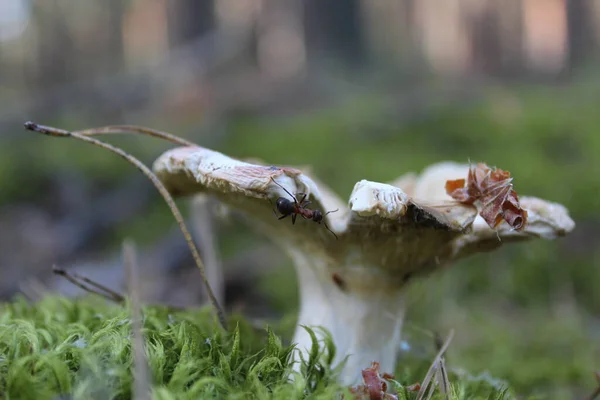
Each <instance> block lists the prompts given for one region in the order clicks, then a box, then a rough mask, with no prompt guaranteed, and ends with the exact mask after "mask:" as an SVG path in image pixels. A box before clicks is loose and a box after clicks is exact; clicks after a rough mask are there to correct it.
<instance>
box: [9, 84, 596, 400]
mask: <svg viewBox="0 0 600 400" xmlns="http://www.w3.org/2000/svg"><path fill="white" fill-rule="evenodd" d="M597 92H598V85H597V84H594V83H591V84H589V85H581V86H573V85H571V86H556V87H520V88H512V89H511V90H510V91H506V90H492V89H490V90H489V91H487V93H486V94H485V96H484V97H483V98H482V99H480V101H478V102H477V103H476V104H473V105H470V106H468V107H461V108H459V107H454V106H451V105H446V106H437V108H436V110H435V111H433V112H431V113H430V115H428V116H426V117H423V116H421V117H419V118H416V117H415V118H414V119H409V120H406V121H403V122H401V123H398V122H395V121H394V116H393V115H389V114H385V113H384V112H382V111H381V110H382V109H381V107H380V105H379V104H378V103H377V102H376V101H372V100H371V99H366V100H365V99H360V101H357V102H353V101H352V102H349V103H348V104H347V105H345V106H343V107H341V108H339V109H337V110H333V111H332V110H324V111H320V112H319V113H316V114H311V115H303V116H299V117H292V118H282V119H273V118H257V117H240V118H238V119H236V120H235V121H234V122H233V123H232V125H231V127H230V128H231V131H230V134H229V135H228V137H227V139H226V141H225V142H223V143H221V144H220V145H219V146H218V148H217V149H216V150H220V151H223V152H225V153H227V154H230V155H232V156H237V157H259V158H263V159H264V160H266V161H268V162H271V163H277V164H292V165H293V164H297V165H311V166H312V167H313V171H314V174H315V175H316V176H318V177H319V178H321V179H322V180H323V181H324V182H327V183H328V184H330V185H331V186H332V188H333V189H334V190H335V191H336V192H337V193H339V194H340V195H341V196H342V198H347V196H348V194H349V193H350V191H351V189H352V185H353V184H354V183H355V182H356V181H358V180H360V179H372V180H378V181H386V180H391V179H393V178H395V177H397V176H399V175H401V174H403V173H405V172H408V171H415V172H418V171H420V170H421V169H423V168H424V167H426V166H427V165H429V164H431V163H434V162H438V161H442V160H454V161H459V162H461V161H462V162H466V161H467V160H468V159H471V160H473V161H484V162H486V163H488V164H489V165H497V166H498V167H500V168H503V169H507V170H509V171H510V172H511V173H512V174H513V176H514V177H515V188H516V190H517V191H518V192H519V194H523V195H533V196H538V197H541V198H544V199H547V200H551V201H557V202H560V203H562V204H564V205H565V206H566V207H567V208H568V209H569V210H570V212H571V215H572V216H573V218H574V219H575V220H576V223H577V228H576V230H575V232H573V234H572V235H571V236H570V237H567V238H564V239H560V240H558V241H556V242H544V241H532V242H529V243H522V244H513V245H510V246H506V247H504V248H502V249H500V250H496V251H494V252H493V253H489V254H480V255H477V256H474V257H471V258H469V259H467V260H464V261H462V262H460V263H457V264H456V265H453V267H452V268H450V269H448V270H446V271H443V272H440V273H438V274H436V275H434V276H432V277H430V278H428V279H426V280H422V281H421V282H420V283H418V284H417V285H416V286H414V287H413V288H412V293H411V296H410V299H411V303H412V304H411V305H410V308H409V310H408V315H407V323H406V324H407V325H406V327H405V330H404V332H405V337H406V340H407V341H408V344H409V345H410V346H411V349H412V350H411V352H409V353H407V354H405V356H404V358H403V359H402V361H401V362H400V363H399V367H398V370H397V371H396V377H397V380H398V381H399V382H400V383H401V384H403V385H409V384H412V383H414V382H417V381H420V380H421V379H422V378H423V377H424V376H425V373H426V371H427V368H428V364H429V362H430V361H431V360H432V358H433V356H434V355H435V350H434V348H433V344H432V340H431V338H430V337H429V336H428V335H426V334H424V333H423V332H422V331H421V330H420V329H415V328H414V327H421V328H423V329H425V330H427V331H436V332H440V333H442V334H444V333H445V332H447V331H448V330H449V329H455V336H454V341H453V342H452V344H451V345H450V348H449V353H448V357H447V363H448V366H449V367H450V368H451V369H452V370H453V371H454V374H452V375H451V377H450V380H451V382H453V384H454V385H455V386H454V389H455V391H456V393H459V395H458V396H456V398H461V399H462V398H464V399H472V398H486V399H487V398H492V399H493V398H496V396H498V392H495V390H496V389H494V385H495V383H496V381H498V382H508V383H509V384H510V387H511V392H510V393H507V394H506V395H505V398H511V393H515V394H518V396H519V398H526V396H534V397H532V398H536V399H542V398H543V399H565V398H583V397H584V396H585V395H588V394H589V393H591V392H592V390H593V388H594V386H595V384H596V383H595V380H594V377H593V372H594V371H595V370H598V369H600V361H599V360H600V320H599V319H598V317H597V316H598V315H600V291H598V282H600V264H599V260H600V250H599V249H598V247H597V242H598V237H600V212H599V211H598V210H599V209H600V196H599V195H598V193H600V178H599V176H600V170H599V169H598V165H599V164H598V159H597V158H598V154H600V135H598V133H597V130H598V127H600V113H598V111H597V110H596V108H597V102H596V101H594V100H595V96H597ZM40 122H44V123H52V121H40ZM106 122H107V123H110V121H106ZM61 126H63V127H65V128H69V127H73V128H82V127H83V126H79V125H78V126H73V125H72V124H63V125H61ZM19 128H20V127H18V128H17V129H19ZM157 128H164V126H157ZM181 129H182V131H183V130H184V129H187V127H181ZM171 131H173V132H175V130H174V129H171ZM175 133H176V132H175ZM34 139H35V140H37V142H35V143H41V142H42V141H43V143H44V146H45V147H43V148H41V147H40V148H36V147H35V146H33V148H32V149H30V150H28V153H27V154H28V155H29V157H28V159H27V160H25V161H23V160H20V161H19V160H17V159H16V158H15V157H17V156H16V155H15V154H25V153H24V152H20V151H19V149H18V148H17V149H11V150H10V151H9V152H8V153H10V154H6V157H5V155H3V154H2V153H6V151H5V150H4V149H0V167H2V168H0V186H1V187H3V191H2V193H0V196H1V199H0V201H2V202H4V201H8V200H10V199H13V200H14V199H18V198H21V197H24V196H27V193H23V190H26V189H27V187H25V186H24V185H19V184H18V182H19V181H20V180H22V179H30V181H31V182H33V183H35V182H40V181H41V180H42V178H43V176H45V175H47V174H49V173H51V171H50V169H53V168H58V169H60V168H66V167H67V166H68V168H82V170H83V171H85V172H86V173H87V174H88V175H89V176H90V177H91V179H98V180H99V179H102V180H103V181H104V182H105V183H106V184H112V183H114V180H116V179H122V177H123V175H124V174H123V173H122V171H129V170H130V169H129V166H128V165H126V164H125V163H124V162H121V161H119V160H117V159H116V158H115V157H112V156H111V155H109V154H106V153H104V152H101V151H99V150H98V149H93V148H89V149H88V148H87V146H86V145H84V144H78V143H66V141H61V140H56V139H43V138H39V137H35V138H34ZM124 140H125V139H123V141H120V143H121V144H124V143H125V142H124ZM126 140H127V141H130V140H137V139H126ZM111 141H112V139H111ZM30 143H33V140H32V142H30ZM136 143H138V142H136ZM140 143H141V142H140ZM47 146H51V147H47ZM124 147H126V148H129V147H130V142H128V143H127V144H124ZM49 149H52V151H50V150H49ZM67 149H68V150H67ZM157 149H159V145H156V146H155V145H154V144H152V145H148V147H144V148H142V149H141V150H140V149H139V148H138V149H137V150H138V152H136V154H140V152H141V154H142V156H145V157H144V158H145V159H146V160H149V159H151V157H150V155H156V154H158V152H159V150H157ZM23 151H25V150H23ZM73 154H75V155H77V156H76V157H72V156H71V155H73ZM87 154H89V155H91V156H92V158H90V157H89V156H87ZM25 166H26V167H27V168H25ZM4 167H6V168H4ZM131 173H137V172H136V171H131ZM17 175H18V176H19V178H18V179H15V176H17ZM96 182H97V181H96ZM31 187H32V188H35V187H36V185H32V186H31ZM5 188H6V189H5ZM13 189H14V190H13ZM30 190H33V189H30ZM153 210H156V211H155V212H153V214H152V215H153V216H152V222H150V221H148V220H144V221H142V222H140V223H134V224H130V225H128V226H123V227H117V228H118V229H119V237H118V238H115V243H116V244H118V243H119V242H120V240H121V239H122V238H123V237H125V236H131V237H134V238H136V239H137V238H138V237H140V238H143V239H144V241H145V242H146V243H151V242H152V240H153V239H155V238H156V237H158V236H160V235H161V232H164V229H166V228H168V227H172V222H170V219H169V218H168V217H167V215H168V211H167V209H166V207H163V208H162V211H161V209H159V208H158V207H157V208H156V209H153ZM161 213H162V214H161ZM149 224H151V225H152V226H149ZM150 228H152V229H150ZM233 230H234V228H233V227H224V228H223V232H222V233H223V234H224V235H226V237H227V238H229V239H231V238H235V240H234V239H231V241H225V240H223V241H222V242H223V243H222V249H223V257H228V256H230V255H231V254H232V253H233V252H234V251H238V250H240V248H244V247H251V246H252V245H253V243H254V240H257V238H256V237H255V236H254V235H253V234H251V233H249V232H248V231H246V230H239V231H238V230H237V227H236V228H235V230H236V231H235V232H233ZM230 231H231V233H232V235H229V233H230ZM152 234H154V235H155V237H152ZM121 235H122V236H121ZM259 239H262V238H259ZM233 241H235V243H233ZM260 287H261V288H262V290H263V291H264V293H265V295H267V296H269V297H270V298H271V300H272V301H273V303H274V304H276V306H277V308H278V309H279V310H285V311H286V313H287V314H288V316H289V317H288V318H286V320H285V321H284V322H278V323H277V324H276V325H274V328H273V329H274V331H275V332H276V333H277V335H275V336H274V334H272V333H267V332H266V331H264V330H262V331H256V330H254V329H253V328H250V326H249V325H248V323H247V322H244V320H243V319H241V318H238V319H237V320H238V322H239V331H237V332H239V335H238V336H237V337H238V338H239V346H240V347H239V353H235V352H237V351H238V350H236V351H235V352H234V350H233V349H234V348H235V346H237V345H235V346H234V343H238V342H237V341H236V339H235V337H236V335H235V334H220V335H216V336H215V333H214V331H213V329H212V327H213V324H212V320H210V318H208V317H207V314H206V313H205V312H201V311H193V310H191V311H187V312H184V313H175V314H172V315H171V317H169V313H168V312H167V311H166V310H163V309H159V308H147V309H146V319H145V325H144V327H145V328H144V330H145V333H146V335H147V337H148V339H149V347H148V350H147V353H148V357H149V359H150V365H151V367H152V372H153V376H154V379H155V384H156V385H157V386H156V387H155V396H156V398H160V399H171V398H186V396H189V398H198V396H200V395H202V396H204V397H202V398H212V396H215V395H217V394H223V393H228V394H229V395H230V396H232V398H252V396H254V398H263V397H266V396H268V394H269V393H271V394H273V395H274V396H273V397H276V398H296V397H298V396H299V395H300V394H305V395H308V397H309V398H324V399H325V398H332V395H333V394H334V393H339V391H340V389H341V388H339V387H337V386H336V385H335V384H334V383H333V381H332V377H333V375H331V374H335V372H334V371H333V372H330V371H328V369H327V368H326V367H319V368H316V367H315V368H312V369H311V368H308V367H305V370H304V373H303V375H302V378H301V379H299V380H297V381H296V382H294V383H288V382H286V380H285V377H286V376H287V370H288V369H289V364H288V362H287V360H288V359H287V357H288V354H289V348H288V347H286V346H285V345H284V346H282V345H280V344H279V343H278V341H279V340H280V339H279V338H282V339H281V340H283V341H284V342H285V341H286V340H288V339H289V338H290V337H291V331H290V329H289V327H290V326H293V316H294V315H295V312H296V311H297V297H296V296H297V292H296V278H295V275H294V273H293V270H292V269H291V266H290V265H282V266H281V268H280V269H279V270H278V272H277V273H276V274H275V273H274V274H267V275H266V276H265V277H264V279H263V281H262V282H261V285H260ZM0 319H1V321H2V322H1V323H2V325H1V326H0V348H1V352H0V357H2V358H1V359H0V384H1V385H2V386H1V387H0V392H1V391H5V393H6V395H7V398H8V396H9V395H10V396H11V397H10V398H17V397H18V396H17V395H20V396H23V397H25V396H26V394H28V393H29V394H32V393H36V394H38V396H37V398H41V399H43V398H51V397H52V395H54V394H56V393H59V392H66V391H68V390H70V389H72V390H74V392H75V393H80V394H82V393H84V392H86V393H87V391H88V390H90V389H93V391H95V393H104V392H102V391H109V392H110V393H113V394H117V395H119V396H121V397H122V398H126V397H127V395H128V393H129V390H130V389H129V388H130V386H129V383H130V381H131V373H130V363H131V360H130V356H129V335H130V331H129V329H130V327H129V324H128V321H127V313H126V311H125V310H123V309H120V308H117V307H108V306H104V305H100V304H97V303H88V302H81V303H79V302H78V303H72V302H68V301H64V300H57V299H48V300H45V301H44V302H43V303H42V304H39V305H36V306H35V308H31V307H28V306H26V305H25V304H24V303H23V302H21V301H17V302H15V303H13V304H8V305H6V306H5V309H4V310H3V311H2V317H0ZM265 329H266V328H265ZM232 332H234V330H233V329H232ZM421 350H422V351H421ZM233 353H235V354H238V355H236V356H232V354H233ZM232 359H233V360H232ZM312 362H313V365H314V360H313V361H312ZM9 367H10V370H9ZM461 371H463V372H461ZM464 371H468V373H466V372H464ZM477 377H480V378H482V379H478V378H477ZM185 390H187V392H186V393H187V394H186V395H182V393H183V392H184V391H185ZM401 392H402V391H401ZM15 396H16V397H15ZM236 396H237V397H236ZM478 396H479V397H478ZM100 397H101V398H102V397H103V396H100Z"/></svg>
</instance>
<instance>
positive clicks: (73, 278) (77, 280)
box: [52, 265, 125, 304]
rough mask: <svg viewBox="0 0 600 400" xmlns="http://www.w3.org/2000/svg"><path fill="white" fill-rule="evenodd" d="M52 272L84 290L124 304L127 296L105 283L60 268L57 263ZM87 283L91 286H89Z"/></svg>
mask: <svg viewBox="0 0 600 400" xmlns="http://www.w3.org/2000/svg"><path fill="white" fill-rule="evenodd" d="M52 272H54V273H55V274H56V275H59V276H62V277H63V278H65V279H66V280H68V281H69V282H71V283H72V284H73V285H75V286H77V287H78V288H80V289H82V290H85V291H86V292H89V293H93V294H95V295H98V296H100V297H104V298H105V299H107V300H110V301H113V302H115V303H117V304H123V303H124V302H125V297H123V296H122V295H120V294H119V293H117V292H115V291H113V290H111V289H109V288H107V287H106V286H104V285H101V284H99V283H97V282H94V281H92V280H91V279H88V278H85V277H82V276H80V275H77V274H71V273H69V272H67V271H66V270H64V269H62V268H58V267H57V266H56V265H54V266H52ZM83 282H85V283H83ZM86 283H87V284H88V285H90V286H87V285H86ZM94 287H96V288H97V289H99V290H97V289H94Z"/></svg>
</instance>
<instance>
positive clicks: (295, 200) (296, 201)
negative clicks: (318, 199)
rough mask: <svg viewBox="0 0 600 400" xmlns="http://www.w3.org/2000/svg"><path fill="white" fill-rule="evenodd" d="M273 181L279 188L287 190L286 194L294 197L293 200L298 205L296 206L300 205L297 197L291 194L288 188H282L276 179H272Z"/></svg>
mask: <svg viewBox="0 0 600 400" xmlns="http://www.w3.org/2000/svg"><path fill="white" fill-rule="evenodd" d="M271 180H272V181H273V183H275V184H276V185H277V186H279V187H280V188H282V189H283V190H285V192H286V193H287V194H289V195H290V196H291V197H292V199H294V202H295V203H296V205H297V204H298V200H297V199H296V196H294V195H293V194H291V193H290V192H289V190H287V189H286V188H284V187H283V186H282V185H281V184H280V183H278V182H277V181H276V180H275V179H273V177H271Z"/></svg>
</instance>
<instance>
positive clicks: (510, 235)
mask: <svg viewBox="0 0 600 400" xmlns="http://www.w3.org/2000/svg"><path fill="white" fill-rule="evenodd" d="M468 168H469V166H468V165H466V164H457V163H452V162H443V163H439V164H435V165H432V166H430V167H428V168H427V169H425V170H424V171H423V172H422V173H421V174H420V175H417V174H414V173H410V174H407V175H404V176H402V177H400V178H399V179H397V180H396V181H394V182H392V184H385V183H379V182H373V181H368V180H362V181H359V182H357V183H356V185H355V187H354V189H353V191H352V193H351V195H350V199H349V201H348V206H346V205H345V204H344V202H343V201H342V200H340V199H339V198H338V197H337V196H336V195H335V194H333V192H332V191H331V190H330V189H328V188H327V187H326V186H324V185H323V184H318V185H317V183H316V180H315V179H313V178H311V177H309V176H308V175H307V174H305V173H303V172H302V171H301V170H299V169H296V168H291V167H278V166H266V165H258V164H256V163H249V162H244V161H240V160H236V159H233V158H231V157H228V156H226V155H224V154H222V153H219V152H216V151H212V150H209V149H205V148H202V147H183V148H176V149H173V150H170V151H168V152H166V153H164V154H163V155H162V156H161V157H159V158H158V159H157V160H156V162H155V163H154V170H155V172H156V174H157V176H158V177H159V178H160V179H161V180H162V181H163V183H164V184H165V186H166V187H167V188H168V189H169V190H170V191H171V192H172V193H173V194H174V195H193V194H194V193H199V192H209V193H212V194H214V195H216V196H217V197H218V198H219V199H221V200H222V201H223V202H225V203H227V204H228V205H230V206H232V207H235V208H237V209H240V210H242V211H245V213H246V215H247V216H248V217H249V218H250V219H251V220H252V223H253V225H254V226H256V227H258V228H260V229H262V230H264V231H265V232H266V233H267V234H268V235H269V236H271V237H272V238H273V239H274V240H276V241H278V242H279V243H280V244H281V245H282V246H283V247H284V248H290V247H294V248H297V249H301V250H302V251H310V252H313V253H318V254H322V258H323V259H324V264H326V265H328V266H331V267H326V268H325V270H326V271H327V274H328V273H329V272H331V271H330V269H333V268H335V269H336V272H339V271H337V268H338V266H339V265H344V266H345V267H344V269H345V270H344V271H343V273H344V278H345V281H347V282H346V283H347V286H348V287H350V288H352V287H353V288H354V289H355V290H356V291H358V292H369V291H372V290H374V289H375V288H377V289H378V290H385V289H388V290H392V291H393V290H395V288H397V287H399V286H402V285H403V284H404V283H405V282H406V281H407V279H408V278H410V277H412V276H414V275H415V274H421V273H427V272H430V271H431V270H434V269H436V268H439V267H440V266H441V265H443V264H445V263H446V262H448V261H452V260H455V259H457V258H461V257H464V256H467V255H469V254H472V253H474V252H478V251H488V250H490V249H493V248H496V247H498V246H500V245H502V244H503V243H506V242H510V241H515V240H523V239H528V238H533V237H541V238H546V239H552V238H555V237H558V236H562V235H564V234H566V233H567V232H569V231H571V230H572V229H573V227H574V223H573V221H572V220H571V219H570V217H569V216H568V212H567V210H566V209H565V208H564V207H563V206H561V205H558V204H554V203H550V202H546V201H544V200H541V199H536V198H531V197H523V198H522V204H523V207H524V208H526V209H527V211H528V212H529V215H530V217H529V223H528V224H527V226H526V227H525V229H523V230H521V231H515V230H514V229H511V228H510V227H509V226H508V225H507V224H505V223H503V224H501V225H500V226H499V227H498V228H497V229H495V230H493V229H491V228H489V227H488V226H487V225H486V224H485V222H484V221H483V220H482V219H481V217H480V216H479V215H477V209H476V208H475V207H474V206H472V205H465V204H461V203H459V202H457V201H455V200H453V199H452V198H451V197H450V196H448V195H447V194H446V193H445V190H444V185H445V182H446V180H449V179H457V178H462V177H465V176H466V174H467V172H468ZM398 186H400V187H398ZM288 192H289V193H288ZM298 193H305V194H306V195H307V199H308V200H310V201H311V205H310V208H312V209H318V210H321V211H322V213H323V214H324V215H325V214H326V212H327V211H335V212H331V213H329V214H327V215H325V217H324V219H323V221H324V223H326V224H327V226H328V227H329V228H330V229H331V230H332V231H333V232H335V234H336V235H337V236H338V237H339V240H337V239H336V237H334V235H332V234H331V233H330V232H328V231H327V230H326V229H325V227H324V226H323V225H320V224H317V223H315V222H314V221H311V220H302V218H300V217H299V219H298V220H297V221H296V223H295V224H292V223H291V221H289V219H287V220H281V221H280V220H278V219H277V218H276V217H275V216H274V215H273V213H274V211H275V207H274V205H275V203H276V200H277V198H279V197H284V198H286V199H288V200H290V201H293V198H292V196H290V194H291V195H294V196H296V197H298ZM334 266H335V267H334ZM327 274H325V275H327Z"/></svg>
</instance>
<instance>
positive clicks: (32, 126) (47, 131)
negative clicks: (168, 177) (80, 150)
mask: <svg viewBox="0 0 600 400" xmlns="http://www.w3.org/2000/svg"><path fill="white" fill-rule="evenodd" d="M24 125H25V129H28V130H30V131H33V132H37V133H42V134H44V135H48V136H57V137H73V138H76V139H79V140H83V141H84V142H88V143H91V144H94V145H96V146H98V147H101V148H103V149H106V150H109V151H111V152H113V153H115V154H117V155H119V156H121V157H122V158H124V159H125V160H127V161H129V162H130V163H131V164H133V165H134V166H135V167H136V168H137V169H138V170H140V171H141V172H142V173H143V174H144V175H145V176H146V177H147V178H148V179H150V181H151V182H152V183H153V184H154V186H155V187H156V189H157V190H158V191H159V193H160V194H161V195H162V197H163V198H164V199H165V202H166V203H167V205H168V206H169V208H170V209H171V213H172V214H173V216H174V217H175V220H176V221H177V224H178V225H179V229H180V230H181V232H182V233H183V236H184V237H185V241H186V242H187V244H188V247H189V249H190V251H191V253H192V256H193V257H194V261H195V262H196V266H197V267H198V269H199V270H200V277H201V279H202V283H203V284H204V286H205V288H206V292H207V294H208V297H209V299H210V301H211V303H212V305H213V307H214V308H215V311H216V312H217V317H218V319H219V322H220V324H221V326H222V327H223V329H227V322H226V320H225V313H224V311H223V309H222V308H221V306H220V305H219V302H218V301H217V299H216V297H215V294H214V292H213V290H212V288H211V286H210V283H209V282H208V278H207V276H206V270H205V268H204V264H203V263H202V259H201V258H200V253H199V252H198V249H197V248H196V245H195V244H194V242H193V240H192V235H191V234H190V232H189V230H188V228H187V226H186V225H185V222H184V220H183V216H182V215H181V212H180V211H179V208H178V207H177V205H176V204H175V201H174V200H173V198H172V197H171V195H170V194H169V191H168V190H167V188H165V186H164V185H163V184H162V182H161V181H160V180H159V179H158V178H157V177H156V175H154V173H153V172H152V171H151V170H150V169H149V168H148V167H146V165H144V164H143V163H142V162H141V161H139V160H138V159H137V158H135V157H133V156H132V155H130V154H128V153H126V152H125V151H124V150H122V149H120V148H118V147H116V146H113V145H111V144H108V143H105V142H102V141H100V140H97V139H94V138H91V137H88V136H84V135H81V134H78V133H75V132H69V131H66V130H63V129H59V128H54V127H50V126H44V125H38V124H36V123H34V122H31V121H28V122H25V124H24Z"/></svg>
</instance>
